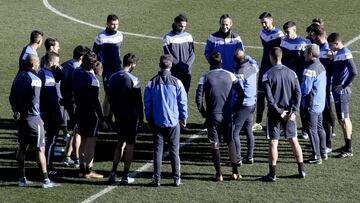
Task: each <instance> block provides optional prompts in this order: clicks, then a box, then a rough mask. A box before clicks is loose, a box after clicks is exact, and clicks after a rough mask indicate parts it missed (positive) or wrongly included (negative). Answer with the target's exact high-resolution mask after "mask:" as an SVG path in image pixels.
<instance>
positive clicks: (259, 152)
mask: <svg viewBox="0 0 360 203" xmlns="http://www.w3.org/2000/svg"><path fill="white" fill-rule="evenodd" d="M0 130H8V131H9V132H10V133H11V134H12V133H13V134H16V131H15V130H16V126H15V125H14V123H13V121H12V119H0ZM202 130H203V125H202V124H192V123H190V124H188V125H187V129H186V130H183V131H182V136H181V141H180V142H181V143H184V142H185V141H186V139H188V138H189V135H194V134H198V135H200V136H199V137H198V138H196V139H194V140H192V142H191V143H188V144H187V145H185V146H184V147H183V148H181V149H180V157H181V161H182V162H181V164H182V165H184V166H185V165H187V166H197V167H210V168H212V167H213V164H212V161H211V160H212V158H211V157H212V155H211V147H210V143H209V141H208V138H207V134H206V132H203V131H202ZM7 134H9V133H7ZM254 135H255V150H254V159H255V164H254V165H256V164H259V163H262V164H264V163H267V162H268V161H267V157H268V140H267V139H265V136H264V133H263V132H255V133H254ZM117 140H118V135H117V134H116V133H114V132H99V134H98V139H97V143H96V150H95V159H94V160H95V162H110V163H111V162H112V160H113V154H114V150H115V147H116V145H117ZM57 141H58V142H57V146H61V147H64V146H65V145H64V141H63V140H62V136H59V137H58V140H57ZM5 142H10V143H12V144H11V145H5V144H3V143H5ZM16 142H17V140H16V138H14V137H13V136H8V135H6V136H5V135H4V136H2V135H1V134H0V165H1V167H3V168H0V174H1V175H0V181H4V182H7V181H17V175H16V174H17V166H16V161H15V151H16V147H17V143H16ZM241 142H242V143H241V149H242V150H241V154H242V156H243V157H245V155H246V153H247V146H246V138H245V136H244V135H243V134H242V135H241ZM300 143H301V145H302V147H303V149H304V153H305V154H309V153H310V150H309V144H308V141H303V140H300ZM278 149H279V157H280V158H281V160H279V163H291V162H293V161H294V160H293V159H291V158H293V155H292V152H291V146H290V144H288V142H287V141H280V143H279V148H278ZM167 151H168V148H167V147H166V146H165V148H164V152H167ZM220 151H221V159H222V165H223V166H225V167H228V166H229V163H228V162H229V158H228V150H227V145H226V144H225V143H221V147H220ZM304 157H305V155H304ZM152 158H153V138H152V134H151V130H150V129H148V128H146V127H144V128H142V130H141V132H140V133H139V134H138V137H137V143H136V145H135V153H134V160H135V162H138V163H144V164H145V163H149V162H150V161H151V160H152ZM62 159H63V156H56V157H55V162H54V164H55V167H57V168H59V172H60V173H59V174H58V175H57V176H56V177H53V179H54V180H56V181H57V182H60V183H69V184H96V185H107V178H106V177H108V176H109V171H99V170H97V172H98V173H100V174H103V175H104V176H105V178H104V179H102V180H96V181H94V180H87V179H84V178H79V177H78V170H75V169H71V168H62V167H61V165H60V164H59V162H61V161H62ZM26 160H27V163H29V162H31V161H33V163H34V164H32V165H31V164H30V165H29V164H27V165H26V167H27V168H26V174H27V177H28V178H29V179H32V180H34V179H35V180H39V181H41V179H42V177H40V176H41V175H40V174H41V173H40V170H39V169H38V168H37V166H36V164H35V160H36V156H35V150H34V149H30V150H28V152H27V155H26ZM164 161H166V164H168V162H169V157H165V158H164ZM95 164H96V163H95ZM29 166H30V167H29ZM28 167H29V168H28ZM120 168H121V167H120ZM120 170H121V169H120ZM212 176H213V174H209V173H202V172H194V173H187V172H186V171H182V178H183V179H184V180H191V179H196V180H204V181H207V180H211V177H212ZM139 177H140V178H148V179H149V180H150V179H151V177H152V172H149V171H145V172H141V173H140V174H139V175H138V177H137V178H139ZM258 177H259V176H251V175H245V176H244V180H245V181H253V180H254V179H255V180H256V178H258ZM162 178H163V179H172V176H171V172H169V171H164V172H162ZM281 178H291V177H281ZM139 186H146V185H139Z"/></svg>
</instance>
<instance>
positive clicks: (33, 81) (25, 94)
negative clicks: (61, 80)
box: [9, 54, 59, 188]
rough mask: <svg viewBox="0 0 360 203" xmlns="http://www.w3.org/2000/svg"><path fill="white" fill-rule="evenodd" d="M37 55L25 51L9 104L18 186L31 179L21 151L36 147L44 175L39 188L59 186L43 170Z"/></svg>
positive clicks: (43, 157)
mask: <svg viewBox="0 0 360 203" xmlns="http://www.w3.org/2000/svg"><path fill="white" fill-rule="evenodd" d="M39 64H40V60H39V57H38V56H36V55H33V54H28V55H27V57H26V60H25V62H24V64H23V65H24V70H23V71H21V72H19V73H18V74H17V76H16V78H15V79H14V81H13V84H12V87H11V92H10V97H9V100H10V104H11V108H12V110H13V112H14V119H15V122H16V125H17V127H18V132H17V135H18V142H19V147H18V149H17V152H16V160H17V165H18V175H19V183H18V184H19V187H26V186H28V185H30V184H31V183H32V182H31V181H29V180H27V179H26V177H25V166H24V165H25V154H26V150H27V148H28V147H29V146H30V147H34V148H36V150H37V153H36V155H37V161H38V165H39V168H40V169H41V172H42V174H43V177H44V181H43V183H42V187H43V188H51V187H56V186H59V184H57V183H54V182H52V181H51V180H50V179H49V177H48V173H47V168H46V157H45V135H44V125H43V121H42V120H41V117H40V109H39V106H40V89H41V80H40V78H39V77H38V76H37V72H38V70H39Z"/></svg>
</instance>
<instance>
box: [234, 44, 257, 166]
mask: <svg viewBox="0 0 360 203" xmlns="http://www.w3.org/2000/svg"><path fill="white" fill-rule="evenodd" d="M234 59H235V64H236V65H235V68H234V69H235V75H236V77H237V78H238V79H239V82H240V85H241V87H242V88H243V89H244V100H243V103H242V104H234V105H235V106H236V107H237V106H239V108H236V109H234V110H235V112H234V113H233V125H234V129H233V133H234V135H233V137H234V139H235V146H236V151H237V159H238V160H240V161H242V157H241V144H240V136H239V134H240V130H241V128H244V130H245V134H246V140H247V154H246V157H245V160H244V161H242V162H243V163H247V164H253V163H254V158H253V153H254V145H255V142H254V134H253V129H252V126H253V114H254V111H255V105H256V83H257V82H256V76H257V73H258V71H259V70H258V68H257V67H256V66H255V65H253V64H250V63H249V60H248V59H247V58H246V55H245V52H244V51H242V50H241V49H238V50H236V51H235V57H234ZM235 95H236V94H235ZM236 96H238V95H236ZM235 100H236V99H235V98H234V99H233V101H235Z"/></svg>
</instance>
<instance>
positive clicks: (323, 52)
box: [309, 28, 336, 154]
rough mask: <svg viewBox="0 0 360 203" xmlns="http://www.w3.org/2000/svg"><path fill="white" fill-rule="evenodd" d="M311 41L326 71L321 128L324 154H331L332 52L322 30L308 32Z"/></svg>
mask: <svg viewBox="0 0 360 203" xmlns="http://www.w3.org/2000/svg"><path fill="white" fill-rule="evenodd" d="M309 34H310V36H311V38H312V41H313V42H314V43H315V44H317V45H319V47H320V56H319V59H320V62H321V63H322V64H323V65H324V67H325V70H326V79H327V80H326V99H325V108H324V111H323V126H324V130H325V134H326V153H327V154H328V153H330V152H332V144H331V139H332V138H334V137H335V136H336V135H335V119H336V115H335V110H334V99H333V96H332V93H331V80H332V77H333V61H332V60H331V58H332V52H331V50H330V47H329V43H328V42H327V39H326V38H327V37H326V32H325V30H324V29H323V28H314V29H312V30H310V32H309Z"/></svg>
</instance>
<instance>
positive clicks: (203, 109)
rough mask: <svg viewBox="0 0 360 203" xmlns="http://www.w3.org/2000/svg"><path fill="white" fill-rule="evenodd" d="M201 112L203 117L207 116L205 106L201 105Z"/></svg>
mask: <svg viewBox="0 0 360 203" xmlns="http://www.w3.org/2000/svg"><path fill="white" fill-rule="evenodd" d="M199 112H200V114H201V116H202V117H203V118H206V110H205V108H204V107H203V106H202V107H201V109H200V111H199Z"/></svg>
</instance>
